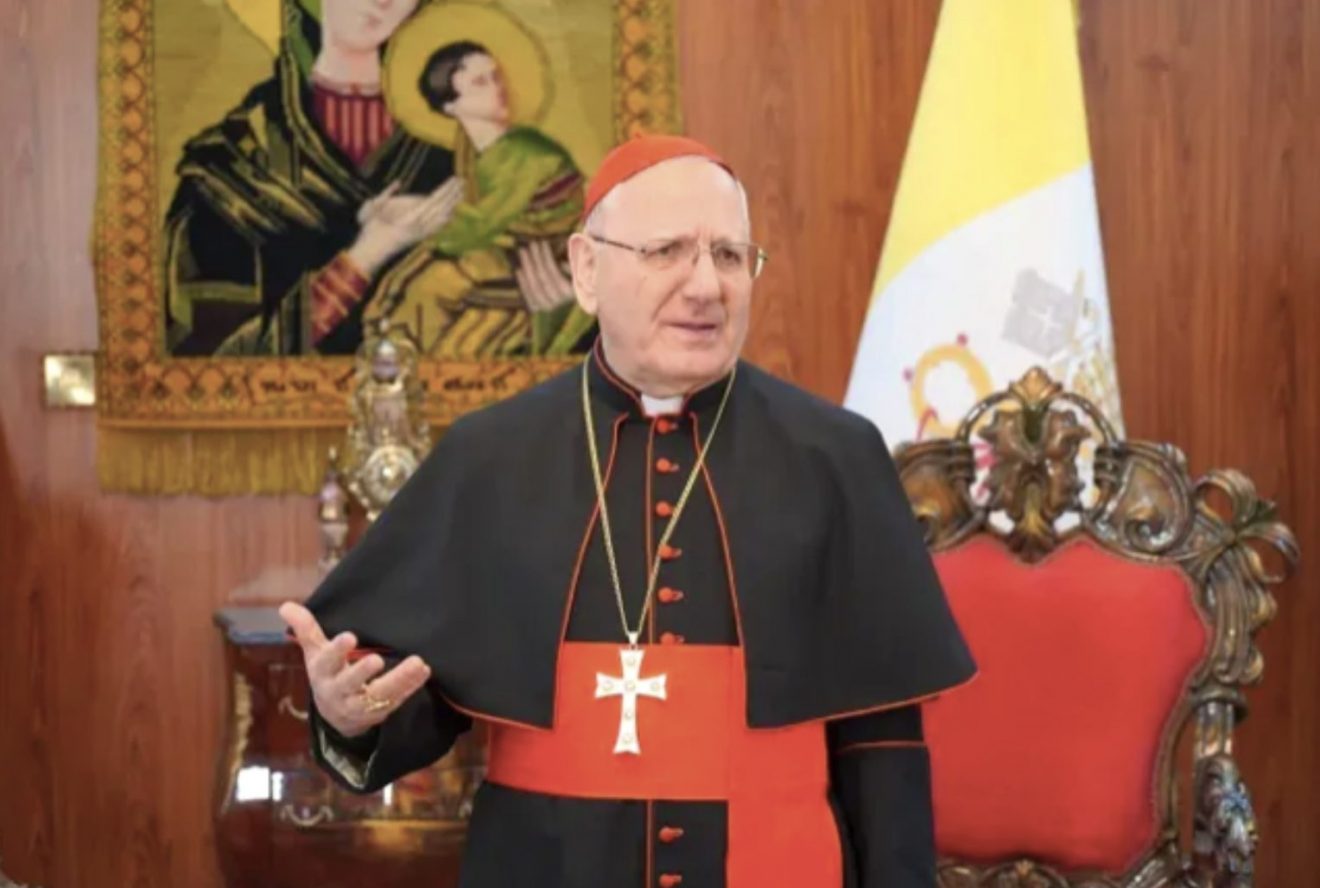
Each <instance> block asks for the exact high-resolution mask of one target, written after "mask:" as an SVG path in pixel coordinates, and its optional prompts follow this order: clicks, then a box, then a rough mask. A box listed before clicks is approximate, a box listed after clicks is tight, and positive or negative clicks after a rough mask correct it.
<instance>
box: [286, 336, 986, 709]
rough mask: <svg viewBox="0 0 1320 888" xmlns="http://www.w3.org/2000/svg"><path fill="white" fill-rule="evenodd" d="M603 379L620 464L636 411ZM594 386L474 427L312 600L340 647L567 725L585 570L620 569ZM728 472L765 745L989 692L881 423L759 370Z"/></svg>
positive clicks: (721, 474) (487, 414)
mask: <svg viewBox="0 0 1320 888" xmlns="http://www.w3.org/2000/svg"><path fill="white" fill-rule="evenodd" d="M592 360H593V365H592V371H593V372H592V390H593V404H594V410H595V413H596V423H597V436H598V441H599V445H600V447H601V455H602V460H604V459H607V458H608V454H609V452H610V444H611V439H610V426H611V422H610V420H612V419H613V418H614V416H616V415H617V412H618V411H617V409H615V410H614V412H611V400H610V399H609V398H606V397H604V396H603V393H602V391H601V389H602V387H603V386H608V385H609V383H608V382H606V381H604V380H602V379H601V374H600V373H599V370H598V368H597V367H596V366H595V363H594V361H595V360H598V359H592ZM580 373H581V370H580V369H574V370H571V371H568V372H566V373H564V374H562V375H560V376H557V377H555V378H553V379H551V380H549V381H547V382H545V383H543V384H541V385H539V386H537V387H536V388H533V389H531V390H529V391H526V392H524V393H522V394H520V395H517V396H515V397H513V398H510V399H508V400H506V401H503V402H501V403H499V404H496V405H494V406H492V407H489V408H486V409H484V410H481V411H478V412H476V413H473V414H469V415H468V416H466V417H464V418H463V419H461V420H460V421H458V422H457V423H455V424H454V426H453V427H452V428H451V429H450V430H449V431H448V432H447V433H446V434H445V435H444V437H443V438H442V439H441V441H440V443H439V444H438V445H437V446H436V448H435V450H434V451H433V452H432V453H431V454H430V455H429V456H428V458H427V459H426V460H425V461H424V462H423V464H422V466H421V467H420V468H419V469H418V471H417V472H416V474H415V475H414V476H413V477H412V478H411V479H410V480H409V482H408V483H407V484H406V485H405V486H404V488H403V489H402V490H401V491H400V492H399V494H398V495H397V496H396V498H395V499H394V501H393V502H392V503H391V505H390V506H389V508H388V509H386V510H385V512H384V513H383V514H382V515H381V516H380V518H379V519H378V520H377V522H376V523H375V524H374V525H373V526H372V528H371V529H370V530H369V531H368V532H367V533H366V534H365V536H364V538H363V539H362V540H361V542H359V543H358V545H356V546H355V547H354V548H353V549H352V550H351V551H350V552H349V553H348V555H347V557H346V558H345V559H344V560H343V561H342V562H341V563H340V564H339V565H338V566H337V567H336V568H335V570H334V571H332V572H331V574H330V575H329V576H328V577H327V578H326V580H325V581H324V582H323V583H322V585H321V586H320V587H319V588H318V589H317V591H316V592H315V594H314V595H313V596H312V598H311V600H310V601H309V602H308V606H309V607H310V608H311V610H312V611H313V613H314V614H315V615H316V617H317V618H318V619H319V620H320V621H321V622H322V624H323V626H324V628H325V630H326V632H327V634H331V635H333V634H335V633H338V632H342V631H345V630H351V631H353V632H354V633H356V634H357V636H358V638H359V642H360V644H362V645H364V646H369V647H375V648H382V649H386V650H388V651H391V652H394V653H397V654H400V655H403V654H412V653H415V654H419V655H420V656H421V657H422V658H423V659H425V660H426V662H427V663H428V664H429V665H430V666H431V668H432V670H433V672H434V679H435V681H436V682H437V683H438V686H439V689H440V690H441V692H442V693H443V694H444V696H445V697H446V698H447V699H448V700H449V701H450V702H451V703H452V704H453V705H454V706H456V707H457V708H459V709H461V710H463V711H466V712H468V713H470V714H473V715H475V716H478V717H486V718H496V719H502V720H506V721H512V722H517V723H522V724H526V725H530V726H534V727H550V726H552V725H553V721H554V711H555V707H554V704H555V700H554V694H555V667H556V658H557V656H558V651H559V647H560V644H561V641H562V639H563V634H564V632H565V627H566V626H567V623H568V621H567V616H568V613H567V611H568V608H570V607H571V602H572V594H571V587H572V585H573V584H574V583H575V567H576V566H577V565H578V563H579V555H580V553H581V554H582V557H586V558H599V557H603V554H602V546H601V542H600V533H599V528H598V525H597V523H596V521H595V495H594V487H593V482H592V479H591V468H590V464H589V461H588V457H587V443H586V437H585V432H584V428H583V420H582V410H581V400H580V399H581V390H580V385H581V380H580ZM707 465H708V469H709V473H710V477H711V481H712V484H713V487H714V490H715V493H716V496H717V501H718V506H719V513H720V514H721V515H722V518H723V523H724V528H725V532H726V534H727V540H728V549H729V555H730V557H731V560H732V564H733V573H734V588H735V595H736V603H737V606H738V612H739V615H740V621H741V632H742V642H743V648H744V656H745V663H746V670H747V685H748V699H747V709H748V711H747V721H748V724H749V726H751V727H753V728H758V727H777V726H782V725H788V724H794V723H799V722H804V721H810V720H815V719H825V718H838V717H843V716H847V715H853V714H858V713H861V712H866V711H869V710H874V709H880V708H884V707H889V706H894V705H899V704H902V703H907V702H912V701H917V700H921V699H925V698H928V697H930V696H933V695H935V694H938V693H939V692H940V691H942V690H945V689H947V688H950V687H952V686H954V685H957V684H960V683H962V682H964V681H966V680H967V679H968V678H970V676H971V675H972V674H973V672H974V671H975V667H974V665H973V663H972V659H971V656H970V654H969V653H968V651H967V648H966V646H965V645H964V642H963V639H962V636H961V635H960V633H959V631H958V629H957V627H956V626H955V624H954V621H953V618H952V616H951V614H950V612H949V609H948V606H947V604H946V602H945V597H944V594H943V590H942V589H941V587H940V584H939V580H938V578H937V576H936V573H935V570H934V567H933V565H932V564H931V561H930V557H929V555H928V553H927V551H926V548H925V545H924V543H923V540H922V536H921V533H920V530H919V528H918V525H917V523H916V521H915V520H914V518H913V516H912V511H911V507H910V506H909V504H908V500H907V498H906V497H905V495H904V493H903V488H902V486H901V484H900V482H899V478H898V474H897V472H896V471H895V468H894V465H893V462H892V460H891V459H890V456H889V451H888V449H887V448H886V446H885V444H884V441H883V440H882V439H881V436H880V433H879V432H878V431H877V430H876V428H875V427H874V426H873V425H872V424H871V423H870V422H869V421H867V420H865V419H863V418H861V417H859V416H856V415H854V414H852V413H849V412H847V411H845V410H842V409H841V408H839V407H836V406H834V405H831V404H829V403H827V402H825V401H823V400H821V399H818V398H816V397H814V396H812V395H810V394H808V393H806V392H804V391H802V390H800V389H798V388H795V387H793V386H791V385H789V384H788V383H785V382H783V381H781V380H778V379H776V378H775V377H773V376H771V375H769V374H767V373H765V372H763V371H761V370H758V369H757V368H755V367H753V366H751V365H749V364H745V363H743V364H740V365H739V370H738V375H737V379H736V382H735V385H734V389H733V391H732V393H731V396H730V399H729V403H728V407H727V412H726V415H725V417H724V419H723V424H722V426H721V428H720V431H719V434H718V435H717V436H716V438H715V440H714V442H713V443H712V445H711V447H710V451H709V454H708V456H707ZM621 640H622V639H621Z"/></svg>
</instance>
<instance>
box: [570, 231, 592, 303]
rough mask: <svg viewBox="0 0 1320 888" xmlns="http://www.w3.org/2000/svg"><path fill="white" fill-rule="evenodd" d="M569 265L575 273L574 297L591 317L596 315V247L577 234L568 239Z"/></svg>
mask: <svg viewBox="0 0 1320 888" xmlns="http://www.w3.org/2000/svg"><path fill="white" fill-rule="evenodd" d="M568 264H569V267H570V268H571V269H572V271H573V295H574V296H576V297H577V303H578V305H579V306H580V307H581V308H582V310H583V311H585V312H586V313H587V314H589V315H594V314H595V313H596V308H597V305H598V303H597V301H596V271H597V265H596V245H595V244H593V243H592V242H591V238H589V237H587V236H586V235H585V234H583V233H582V232H577V233H576V234H574V235H573V236H572V237H570V238H569V239H568Z"/></svg>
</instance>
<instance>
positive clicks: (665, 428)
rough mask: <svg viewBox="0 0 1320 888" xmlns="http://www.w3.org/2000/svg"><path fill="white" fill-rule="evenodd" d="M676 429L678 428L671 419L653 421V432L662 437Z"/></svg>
mask: <svg viewBox="0 0 1320 888" xmlns="http://www.w3.org/2000/svg"><path fill="white" fill-rule="evenodd" d="M676 428H678V423H676V422H674V421H673V420H672V419H664V418H660V419H657V420H656V421H655V430H656V431H657V432H659V433H660V434H662V435H668V434H669V433H670V432H672V431H674V429H676Z"/></svg>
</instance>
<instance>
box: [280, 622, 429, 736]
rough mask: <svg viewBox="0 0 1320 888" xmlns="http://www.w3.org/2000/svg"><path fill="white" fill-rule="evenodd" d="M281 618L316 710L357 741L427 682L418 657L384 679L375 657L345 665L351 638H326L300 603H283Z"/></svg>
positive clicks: (354, 642)
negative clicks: (291, 637) (299, 656)
mask: <svg viewBox="0 0 1320 888" xmlns="http://www.w3.org/2000/svg"><path fill="white" fill-rule="evenodd" d="M280 617H281V619H283V620H284V622H286V623H288V624H289V628H290V629H291V630H293V634H294V637H295V638H297V640H298V644H299V646H300V647H302V652H303V662H304V663H305V664H306V667H307V678H308V680H309V681H310V682H311V685H312V699H313V700H315V702H316V711H317V712H318V713H320V716H321V718H323V719H324V720H325V721H326V723H327V724H329V725H330V727H332V728H334V729H335V730H336V731H338V732H339V733H340V734H343V735H344V736H345V737H357V736H360V735H362V734H365V733H366V732H367V731H370V730H371V729H372V728H374V727H375V726H376V725H378V724H380V723H381V722H383V721H385V719H386V718H388V717H389V716H390V713H392V712H394V711H395V710H396V709H398V708H399V707H400V706H401V705H403V702H404V701H405V700H407V699H408V698H409V697H411V696H412V695H413V694H415V693H417V691H418V690H420V689H421V687H422V686H423V685H424V684H426V681H427V679H429V678H430V677H431V669H430V667H428V666H427V665H426V663H424V662H423V661H422V658H421V657H418V656H411V657H409V658H408V659H406V660H404V661H403V662H402V663H400V664H399V665H398V666H395V667H394V668H393V669H391V670H390V671H389V672H386V673H385V674H383V675H382V674H381V670H383V669H384V668H385V660H384V659H382V658H381V656H380V655H379V654H367V655H366V656H365V657H362V658H360V659H357V660H356V661H355V662H351V663H350V662H349V658H350V656H351V655H352V653H353V651H355V650H356V649H357V638H355V637H354V635H353V633H351V632H342V633H340V634H339V635H336V636H335V637H334V638H333V639H328V638H326V637H325V632H324V631H322V629H321V624H320V623H318V622H316V617H314V616H312V612H311V611H309V610H308V609H307V608H305V607H303V606H302V605H301V604H295V603H294V602H292V601H289V602H285V603H284V604H283V605H281V606H280Z"/></svg>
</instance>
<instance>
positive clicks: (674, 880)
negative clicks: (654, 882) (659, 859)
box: [660, 873, 683, 888]
mask: <svg viewBox="0 0 1320 888" xmlns="http://www.w3.org/2000/svg"><path fill="white" fill-rule="evenodd" d="M682 884H683V877H682V876H680V875H679V874H678V873H665V874H664V875H662V876H661V877H660V888H674V886H676V885H682Z"/></svg>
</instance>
